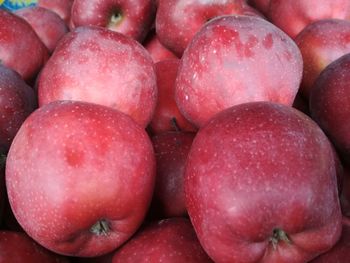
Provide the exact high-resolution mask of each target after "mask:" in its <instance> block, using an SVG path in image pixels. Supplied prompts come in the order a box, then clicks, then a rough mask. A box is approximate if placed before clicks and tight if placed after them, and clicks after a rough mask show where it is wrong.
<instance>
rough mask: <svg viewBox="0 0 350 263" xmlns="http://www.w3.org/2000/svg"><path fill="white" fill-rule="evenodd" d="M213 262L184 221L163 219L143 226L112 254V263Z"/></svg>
mask: <svg viewBox="0 0 350 263" xmlns="http://www.w3.org/2000/svg"><path fill="white" fill-rule="evenodd" d="M134 262H167V263H178V262H186V263H207V262H208V263H209V262H212V261H211V260H210V258H209V257H208V256H207V255H206V253H205V252H204V250H203V249H202V247H201V245H200V244H199V242H198V239H197V237H196V234H195V232H194V230H193V227H192V225H191V222H190V221H189V220H188V219H187V218H180V217H178V218H170V219H164V220H161V221H158V222H154V223H152V224H148V225H146V226H144V227H143V228H142V229H140V231H139V232H138V233H137V234H136V235H135V236H133V238H132V239H130V240H129V241H128V242H127V243H126V244H125V245H124V246H122V247H121V248H120V249H119V250H117V252H116V253H115V254H114V257H113V260H112V263H134Z"/></svg>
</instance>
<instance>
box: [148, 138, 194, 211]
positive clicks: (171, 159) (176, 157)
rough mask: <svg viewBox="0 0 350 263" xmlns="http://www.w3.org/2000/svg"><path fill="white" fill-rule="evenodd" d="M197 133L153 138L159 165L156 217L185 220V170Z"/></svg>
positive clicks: (156, 188)
mask: <svg viewBox="0 0 350 263" xmlns="http://www.w3.org/2000/svg"><path fill="white" fill-rule="evenodd" d="M194 136H195V133H190V132H164V133H162V134H158V135H156V136H153V137H152V142H153V147H154V152H155V155H156V163H157V169H156V171H157V177H156V186H155V189H154V194H153V203H154V213H156V214H157V215H159V216H160V217H176V216H186V215H187V210H186V205H185V193H184V186H183V181H184V169H185V163H186V160H187V155H188V152H189V151H190V148H191V145H192V141H193V138H194Z"/></svg>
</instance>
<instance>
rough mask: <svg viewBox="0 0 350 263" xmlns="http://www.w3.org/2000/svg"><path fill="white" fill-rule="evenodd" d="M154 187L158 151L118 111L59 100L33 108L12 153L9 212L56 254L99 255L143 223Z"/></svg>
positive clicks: (8, 179) (8, 168)
mask: <svg viewBox="0 0 350 263" xmlns="http://www.w3.org/2000/svg"><path fill="white" fill-rule="evenodd" d="M154 184H155V157H154V151H153V146H152V142H151V140H150V138H149V137H148V135H147V133H146V132H145V130H144V129H143V128H142V127H141V126H139V125H138V124H137V123H136V122H135V121H133V120H132V119H131V118H130V117H129V116H127V115H126V114H123V113H122V112H120V111H117V110H114V109H112V108H109V107H105V106H102V105H98V104H93V103H87V102H78V101H56V102H52V103H50V104H47V105H45V106H43V107H41V108H39V109H37V110H36V111H34V112H33V113H32V114H31V115H30V116H29V117H28V118H27V119H26V121H25V122H24V123H23V125H22V126H21V128H20V129H19V131H18V133H17V135H16V137H15V139H14V140H13V143H12V145H11V148H10V150H9V154H8V156H7V162H6V187H7V192H8V198H9V202H10V205H11V208H12V211H13V213H14V215H15V217H16V219H17V220H18V222H19V223H20V225H21V226H22V227H23V229H24V231H25V232H26V233H28V235H29V236H31V237H32V238H33V239H34V240H35V241H36V242H38V243H39V244H41V245H42V246H44V247H46V248H47V249H49V250H51V251H53V252H56V253H58V254H63V255H68V256H77V257H95V256H100V255H103V254H107V253H109V252H111V251H113V250H114V249H116V248H117V247H118V246H120V245H121V244H122V243H124V242H125V241H126V240H127V239H129V238H130V237H131V236H132V235H133V234H134V233H135V232H136V230H137V229H138V227H139V226H140V225H141V223H142V222H143V219H144V217H145V215H146V212H147V210H148V207H149V204H150V202H151V199H152V194H153V190H154Z"/></svg>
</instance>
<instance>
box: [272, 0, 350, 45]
mask: <svg viewBox="0 0 350 263" xmlns="http://www.w3.org/2000/svg"><path fill="white" fill-rule="evenodd" d="M266 16H267V17H268V18H269V20H270V21H271V22H272V23H273V24H275V25H276V26H278V27H279V28H281V29H282V30H283V31H284V32H286V33H287V34H288V35H289V36H290V37H292V38H295V36H296V35H297V34H298V33H299V32H300V31H302V30H303V29H304V28H305V27H306V26H307V25H308V24H310V23H312V22H315V21H318V20H322V19H331V18H337V19H350V1H348V0H307V1H305V0H283V1H282V0H270V1H269V6H268V10H267V14H266Z"/></svg>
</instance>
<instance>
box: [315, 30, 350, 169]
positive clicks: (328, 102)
mask: <svg viewBox="0 0 350 263" xmlns="http://www.w3.org/2000/svg"><path fill="white" fill-rule="evenodd" d="M349 36H350V35H349ZM349 83H350V55H349V54H346V55H344V56H342V57H340V58H338V59H336V60H335V61H333V62H332V63H331V64H329V65H328V66H327V67H326V68H325V69H324V70H323V71H322V72H321V74H320V75H319V76H318V78H317V79H316V81H315V83H314V86H313V87H312V89H311V93H310V112H311V116H312V118H313V119H314V120H315V121H316V122H317V123H318V124H319V125H320V127H321V128H322V129H323V130H324V132H325V133H326V134H327V135H328V137H329V138H330V139H331V141H332V142H333V144H334V145H335V147H336V148H337V149H338V151H339V154H340V155H341V158H343V159H345V160H347V162H349V161H350V125H349V116H350V84H349Z"/></svg>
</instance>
